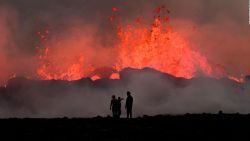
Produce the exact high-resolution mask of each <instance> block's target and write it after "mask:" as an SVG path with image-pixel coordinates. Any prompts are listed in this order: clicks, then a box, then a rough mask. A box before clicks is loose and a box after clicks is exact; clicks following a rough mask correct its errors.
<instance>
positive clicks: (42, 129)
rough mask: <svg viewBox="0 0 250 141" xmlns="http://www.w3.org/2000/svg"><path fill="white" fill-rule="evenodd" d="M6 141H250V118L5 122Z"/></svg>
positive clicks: (151, 118)
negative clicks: (190, 140)
mask: <svg viewBox="0 0 250 141" xmlns="http://www.w3.org/2000/svg"><path fill="white" fill-rule="evenodd" d="M0 125H1V138H6V139H5V140H12V139H14V140H32V141H35V140H84V141H85V140H110V141H113V140H114V141H120V140H121V141H126V140H137V141H141V140H171V141H172V140H187V139H192V140H200V141H204V140H211V141H213V140H225V139H234V140H243V139H244V140H249V139H250V128H249V126H250V115H238V114H234V115H227V114H218V115H210V114H201V115H189V114H187V115H184V116H154V117H149V116H144V117H142V118H135V119H119V120H118V119H116V120H115V119H112V118H110V117H107V118H102V117H96V118H92V119H80V118H79V119H68V118H61V119H1V120H0Z"/></svg>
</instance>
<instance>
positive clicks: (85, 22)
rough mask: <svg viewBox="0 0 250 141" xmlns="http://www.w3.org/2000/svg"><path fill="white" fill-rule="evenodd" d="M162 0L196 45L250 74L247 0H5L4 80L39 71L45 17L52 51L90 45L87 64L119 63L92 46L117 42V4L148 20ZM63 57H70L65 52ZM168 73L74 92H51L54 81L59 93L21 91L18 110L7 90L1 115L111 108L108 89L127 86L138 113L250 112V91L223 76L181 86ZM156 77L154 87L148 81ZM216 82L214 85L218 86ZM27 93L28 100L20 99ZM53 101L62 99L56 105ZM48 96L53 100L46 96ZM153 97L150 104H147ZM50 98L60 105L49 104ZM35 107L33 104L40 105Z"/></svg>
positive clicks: (0, 24) (1, 18) (1, 15)
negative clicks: (112, 19) (166, 78)
mask: <svg viewBox="0 0 250 141" xmlns="http://www.w3.org/2000/svg"><path fill="white" fill-rule="evenodd" d="M161 4H164V5H166V6H167V7H168V9H169V10H170V11H171V16H170V18H171V24H172V25H173V27H174V29H175V30H177V31H178V33H180V34H181V35H182V36H184V37H185V38H186V39H188V41H189V42H190V43H191V44H192V48H193V49H194V50H197V51H199V52H201V54H203V55H204V56H206V57H207V58H208V59H209V60H211V61H212V62H214V63H216V64H220V65H222V66H224V67H225V68H226V71H227V73H229V74H232V75H241V74H245V75H247V74H250V65H249V63H248V61H249V60H250V57H249V54H248V53H249V52H250V48H249V45H250V40H249V37H250V29H249V28H250V26H249V25H248V0H237V1H236V0H220V1H217V0H209V1H206V0H186V1H181V2H180V1H175V0H154V1H145V0H138V1H136V2H134V1H133V0H126V1H123V0H105V1H100V0H99V1H98V0H71V1H68V0H54V1H51V0H41V1H39V0H36V1H34V0H22V1H19V0H1V1H0V33H1V35H0V83H1V84H3V83H5V82H6V81H7V80H8V79H9V78H10V77H11V76H12V75H14V74H17V75H18V76H28V77H36V69H37V67H38V62H37V50H36V48H35V47H34V44H37V42H38V39H37V36H36V35H35V32H36V31H37V30H40V29H41V28H42V27H43V26H46V25H49V27H50V29H51V31H50V32H51V35H50V37H51V39H50V40H49V44H50V45H53V46H52V49H51V51H52V52H53V53H54V56H55V57H56V56H60V54H61V53H63V54H66V53H68V51H69V50H70V52H71V53H70V54H68V55H67V56H65V57H66V60H67V57H68V58H70V59H72V58H73V56H74V55H75V54H76V53H78V52H86V51H88V56H87V57H88V58H89V60H95V61H91V62H88V63H89V64H88V63H87V65H90V64H94V65H98V64H106V65H107V66H109V65H113V63H114V62H113V60H114V59H115V58H116V55H115V54H111V53H107V54H108V55H107V56H96V55H94V54H95V51H93V48H94V49H95V48H98V50H101V51H103V52H105V49H106V48H111V47H113V46H114V44H115V43H116V41H115V39H114V34H115V33H112V27H111V26H110V24H109V23H108V22H107V17H108V16H110V14H111V8H112V7H118V8H119V12H120V15H121V17H123V19H125V21H127V22H129V21H133V20H135V19H136V17H137V15H139V16H142V17H143V19H145V20H148V19H149V20H151V19H152V17H153V14H152V9H154V8H155V7H156V6H158V5H161ZM135 15H136V16H135ZM146 22H149V21H146ZM83 46H84V47H83ZM58 50H60V52H58ZM63 59H65V58H62V59H59V60H63ZM62 62H63V63H62ZM62 62H58V63H61V64H62V65H66V64H67V62H65V61H62ZM62 67H63V66H62ZM144 77H145V78H144ZM145 79H146V80H147V81H146V80H145ZM152 80H153V81H152ZM162 81H163V80H161V79H159V78H158V76H152V75H151V74H148V73H146V74H145V76H143V78H138V79H136V78H135V79H133V80H132V81H130V82H129V84H128V85H126V86H124V87H122V88H121V87H118V88H115V89H117V90H115V92H114V91H113V90H111V89H95V90H92V89H91V88H88V87H83V88H81V87H76V86H73V88H71V89H70V91H68V92H63V91H60V90H58V91H57V90H56V89H55V92H50V91H49V89H48V91H47V93H54V94H55V95H56V96H54V95H53V96H51V95H49V94H46V95H44V94H41V93H40V92H38V91H33V90H31V92H32V94H31V92H30V94H28V96H24V97H23V98H25V101H27V103H26V102H25V103H26V104H24V103H22V100H20V99H22V95H17V94H16V95H15V96H14V97H16V98H17V99H16V101H15V102H16V104H17V105H18V106H20V105H24V107H23V110H20V109H19V108H17V109H18V110H17V111H18V112H16V114H15V110H14V109H13V107H12V106H13V104H14V103H15V102H13V103H11V108H10V109H9V106H8V105H9V103H8V102H10V101H8V100H6V99H8V96H5V95H3V96H2V105H3V106H2V108H1V113H2V114H1V115H3V116H30V115H31V116H32V115H35V116H93V115H96V114H100V115H103V114H104V113H108V112H109V111H108V110H107V109H108V107H103V105H107V103H106V102H107V101H109V98H110V97H109V96H110V95H112V94H114V93H117V94H119V95H122V94H121V92H123V93H125V92H126V90H131V91H132V92H133V93H135V94H136V99H138V101H137V102H136V103H135V104H136V105H135V107H136V110H135V111H136V115H141V114H157V113H185V112H216V111H218V110H219V109H223V110H225V111H228V112H243V113H246V112H249V108H248V107H249V105H248V104H247V103H249V102H248V100H247V99H249V98H248V96H247V95H246V96H245V95H244V96H243V95H240V96H239V95H235V94H228V93H232V91H233V90H232V89H231V88H228V87H227V86H224V85H220V84H218V85H214V87H212V86H211V87H210V86H209V87H207V86H206V84H207V83H205V82H204V84H203V83H195V82H194V84H192V85H189V86H188V87H186V88H185V89H178V88H176V87H174V86H173V84H166V83H167V82H164V83H162ZM51 83H52V82H51ZM145 83H146V84H145ZM151 83H153V84H151ZM138 84H140V85H138ZM209 84H210V83H209ZM150 85H153V86H154V87H153V88H152V87H147V86H150ZM55 87H57V86H55ZM75 87H76V88H75ZM197 87H199V88H202V89H198V88H197ZM148 88H152V89H148ZM211 89H213V91H212V92H211ZM72 90H73V91H72ZM245 92H246V91H245ZM245 92H244V93H245ZM44 93H46V91H45V92H44ZM82 93H84V95H83V94H82ZM166 93H167V94H166ZM6 97H7V98H6ZM123 97H124V96H123ZM26 98H28V99H26ZM139 99H140V100H139ZM20 101H21V103H18V102H20ZM41 101H42V102H41ZM52 101H53V102H55V103H56V104H55V105H53V104H52V105H50V104H51V103H53V102H52ZM40 102H41V104H40ZM46 102H48V103H50V104H48V105H46V104H44V103H46ZM83 103H84V104H83ZM95 103H96V104H95ZM146 103H149V105H148V106H145V104H146ZM6 105H7V106H6ZM14 105H15V104H14ZM185 105H191V106H185ZM18 106H17V107H18ZM25 106H27V107H29V108H27V107H25ZM51 106H52V107H54V108H50V107H51ZM86 106H88V108H86ZM144 106H145V107H144ZM31 107H33V108H34V109H33V111H32V108H31ZM56 107H58V108H56ZM82 107H85V108H86V109H85V110H84V108H82ZM30 108H31V109H30ZM27 109H28V111H26V110H27ZM37 109H39V110H38V111H37ZM19 110H20V111H21V112H20V111H19ZM36 112H37V113H36Z"/></svg>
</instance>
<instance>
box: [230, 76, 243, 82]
mask: <svg viewBox="0 0 250 141" xmlns="http://www.w3.org/2000/svg"><path fill="white" fill-rule="evenodd" d="M228 78H229V79H231V80H233V81H235V82H238V83H243V82H244V78H238V77H235V76H229V77H228Z"/></svg>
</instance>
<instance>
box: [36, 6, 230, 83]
mask: <svg viewBox="0 0 250 141" xmlns="http://www.w3.org/2000/svg"><path fill="white" fill-rule="evenodd" d="M112 12H113V13H114V15H113V16H110V17H109V20H110V22H111V23H112V24H113V25H114V29H115V31H116V32H117V34H116V35H117V38H118V43H117V44H116V45H115V46H114V47H110V48H101V47H89V45H86V43H83V42H84V41H83V42H82V43H81V42H80V43H71V42H69V43H68V42H67V41H66V42H65V43H63V44H60V46H61V47H60V48H61V49H57V50H53V51H51V49H50V45H48V44H47V42H48V38H47V37H48V36H49V29H48V28H45V29H44V30H43V31H42V32H38V33H37V34H38V35H39V38H40V45H39V46H38V47H37V49H38V52H39V67H38V69H37V75H38V76H39V78H41V79H45V80H50V79H56V80H77V79H81V78H83V77H90V78H92V80H97V79H101V78H110V79H119V71H121V70H122V69H124V68H127V67H130V68H136V69H142V68H145V67H150V68H153V69H155V70H158V71H161V72H164V73H168V74H171V75H173V76H176V77H184V78H188V79H189V78H192V77H194V76H196V75H201V74H202V75H205V76H208V77H214V78H220V77H224V76H225V75H226V73H225V70H224V69H223V68H222V67H217V66H215V65H212V64H211V63H210V62H208V60H207V59H206V57H205V56H203V55H201V54H200V53H199V52H197V51H193V50H192V49H191V47H190V44H189V42H188V41H187V40H185V39H184V38H183V37H182V36H181V35H180V34H178V33H177V32H175V31H174V29H173V28H172V27H171V26H170V21H169V14H170V11H169V10H168V9H167V8H166V7H165V6H160V7H157V8H156V9H155V11H154V12H155V17H154V19H153V24H152V25H145V24H142V22H141V21H142V19H140V18H137V19H136V20H135V23H133V24H129V25H123V24H121V23H120V22H116V19H118V18H117V12H119V9H118V8H112ZM119 19H120V18H119ZM119 21H120V20H119ZM82 38H83V37H82ZM80 40H81V39H80ZM83 40H85V39H84V38H83ZM114 40H115V39H114ZM62 42H64V41H62ZM67 45H68V46H70V47H72V48H73V49H72V48H70V49H69V48H68V49H69V50H67V49H65V48H63V47H64V46H67ZM77 46H79V47H80V48H83V49H74V47H77ZM66 48H67V47H66ZM71 51H72V52H73V53H72V52H71ZM111 54H115V55H114V56H115V57H113V56H110V55H111ZM97 56H110V58H109V59H107V57H106V58H104V59H96V58H98V57H97ZM107 60H108V61H107ZM110 60H112V61H110ZM102 61H103V62H102ZM107 62H109V63H107Z"/></svg>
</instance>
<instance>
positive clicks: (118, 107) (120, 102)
mask: <svg viewBox="0 0 250 141" xmlns="http://www.w3.org/2000/svg"><path fill="white" fill-rule="evenodd" d="M122 100H123V98H120V97H118V99H117V110H118V111H117V112H118V118H120V117H121V114H122V109H121V108H122Z"/></svg>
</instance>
